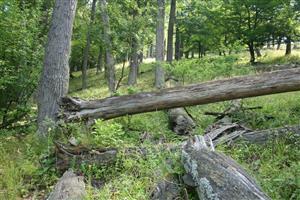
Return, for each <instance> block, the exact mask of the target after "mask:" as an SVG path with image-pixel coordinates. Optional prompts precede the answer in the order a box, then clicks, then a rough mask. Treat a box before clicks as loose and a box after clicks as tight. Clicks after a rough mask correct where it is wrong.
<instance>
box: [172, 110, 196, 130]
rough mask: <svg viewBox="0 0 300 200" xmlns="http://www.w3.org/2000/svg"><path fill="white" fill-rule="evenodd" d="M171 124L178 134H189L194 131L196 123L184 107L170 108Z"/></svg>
mask: <svg viewBox="0 0 300 200" xmlns="http://www.w3.org/2000/svg"><path fill="white" fill-rule="evenodd" d="M168 118H169V125H170V128H171V130H172V131H174V132H175V133H176V134H177V135H189V134H191V133H192V132H193V130H194V128H195V127H196V124H195V122H194V120H193V119H192V118H191V117H190V116H189V114H188V113H187V112H186V111H185V109H184V108H174V109H170V110H168Z"/></svg>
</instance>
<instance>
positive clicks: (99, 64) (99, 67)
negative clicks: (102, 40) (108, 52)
mask: <svg viewBox="0 0 300 200" xmlns="http://www.w3.org/2000/svg"><path fill="white" fill-rule="evenodd" d="M102 68H103V47H102V46H100V47H99V54H98V62H97V72H96V74H99V73H100V72H102Z"/></svg>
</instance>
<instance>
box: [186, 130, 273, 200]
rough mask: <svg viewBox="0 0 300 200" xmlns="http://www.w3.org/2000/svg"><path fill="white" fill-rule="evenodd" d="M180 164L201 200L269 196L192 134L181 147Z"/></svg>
mask: <svg viewBox="0 0 300 200" xmlns="http://www.w3.org/2000/svg"><path fill="white" fill-rule="evenodd" d="M182 163H183V165H184V168H185V170H186V172H187V173H188V176H190V177H191V180H192V181H193V183H194V186H196V191H197V194H198V196H199V199H202V200H217V199H225V200H229V199H230V200H240V199H243V200H253V199H261V200H263V199H270V198H269V197H268V196H267V195H266V194H264V193H263V191H262V190H261V189H260V187H259V186H258V185H257V184H256V183H255V181H254V180H253V179H252V178H251V177H250V176H249V175H248V174H247V173H246V172H245V170H244V169H242V168H241V167H240V166H239V165H238V164H237V163H236V162H235V161H234V160H232V159H231V158H229V157H227V156H225V155H224V154H222V153H219V152H215V151H213V149H209V148H208V147H207V144H206V142H205V139H204V137H202V136H195V137H194V138H191V139H190V140H189V141H188V142H187V143H186V144H185V145H184V147H183V150H182Z"/></svg>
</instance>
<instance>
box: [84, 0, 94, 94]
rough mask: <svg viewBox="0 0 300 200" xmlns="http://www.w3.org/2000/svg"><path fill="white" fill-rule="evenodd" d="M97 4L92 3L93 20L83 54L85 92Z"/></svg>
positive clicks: (91, 20)
mask: <svg viewBox="0 0 300 200" xmlns="http://www.w3.org/2000/svg"><path fill="white" fill-rule="evenodd" d="M96 2H97V0H93V3H92V10H91V19H90V24H89V26H88V30H87V36H86V45H85V49H84V54H83V66H82V89H83V90H84V89H86V88H87V66H88V60H89V51H90V47H91V29H92V26H93V23H94V19H95V12H96Z"/></svg>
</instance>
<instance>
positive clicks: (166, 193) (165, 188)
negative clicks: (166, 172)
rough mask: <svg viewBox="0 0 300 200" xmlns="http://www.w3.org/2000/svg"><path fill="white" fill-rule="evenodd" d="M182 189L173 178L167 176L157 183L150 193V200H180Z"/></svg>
mask: <svg viewBox="0 0 300 200" xmlns="http://www.w3.org/2000/svg"><path fill="white" fill-rule="evenodd" d="M181 190H182V187H181V185H179V182H178V180H177V179H176V178H175V177H172V176H169V177H167V178H166V179H165V180H162V181H161V182H159V183H158V184H157V185H156V186H155V188H154V190H153V191H152V193H151V196H150V199H151V200H175V199H180V197H181V194H180V193H181Z"/></svg>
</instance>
